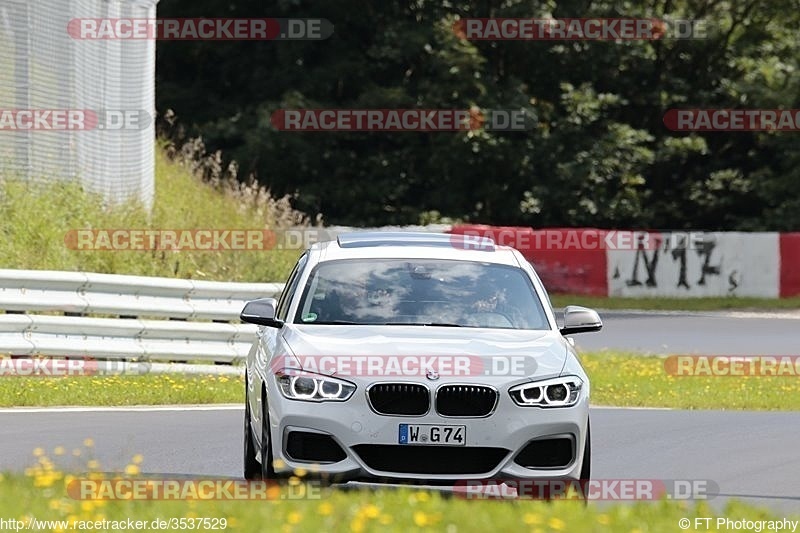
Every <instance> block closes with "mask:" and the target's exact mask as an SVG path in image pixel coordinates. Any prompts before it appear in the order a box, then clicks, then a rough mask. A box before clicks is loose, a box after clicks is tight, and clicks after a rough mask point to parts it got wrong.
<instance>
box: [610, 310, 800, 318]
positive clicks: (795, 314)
mask: <svg viewBox="0 0 800 533" xmlns="http://www.w3.org/2000/svg"><path fill="white" fill-rule="evenodd" d="M596 311H597V312H598V313H600V314H601V315H605V316H608V317H612V318H622V317H623V316H624V315H637V316H645V317H647V316H652V317H653V318H656V317H660V316H681V317H692V316H702V317H710V318H736V319H751V318H772V319H777V320H800V311H795V310H791V309H787V310H785V311H783V310H775V309H773V310H766V309H765V310H763V311H759V310H735V309H731V310H713V311H712V310H709V311H699V310H698V311H663V310H651V311H647V310H643V309H596Z"/></svg>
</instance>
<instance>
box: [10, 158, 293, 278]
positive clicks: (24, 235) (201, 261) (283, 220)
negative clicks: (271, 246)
mask: <svg viewBox="0 0 800 533" xmlns="http://www.w3.org/2000/svg"><path fill="white" fill-rule="evenodd" d="M156 154H157V155H156V193H155V200H154V205H153V209H152V212H151V213H148V212H147V210H146V209H144V207H142V206H141V205H138V204H136V203H127V204H123V205H119V206H114V207H113V208H109V207H104V206H103V200H102V198H101V197H100V196H99V195H96V194H92V193H89V192H86V191H84V190H83V189H82V187H81V186H80V185H79V184H78V183H53V184H31V183H27V182H20V181H17V180H14V179H13V178H11V177H8V176H2V174H0V233H2V234H3V236H4V238H3V239H0V257H2V258H3V268H14V269H36V270H77V271H85V272H101V273H109V274H133V275H140V276H165V277H179V278H192V279H209V280H220V281H254V282H271V281H275V280H283V279H285V278H286V276H287V275H288V273H289V271H290V270H291V267H292V266H293V265H294V262H295V261H296V260H297V257H298V256H299V255H300V251H299V250H268V251H243V250H227V251H202V250H201V251H186V250H181V251H121V250H115V251H109V250H73V249H70V248H69V247H68V246H67V245H66V243H65V236H66V234H67V232H68V231H70V230H77V229H102V230H114V229H166V230H180V229H223V230H224V229H276V228H284V227H290V226H299V225H302V224H305V223H306V222H307V221H306V220H305V218H304V217H303V215H302V214H300V213H298V212H296V211H294V210H292V209H291V207H290V206H289V203H288V199H278V200H276V199H274V198H272V197H271V196H269V194H268V192H267V191H265V190H263V189H257V188H253V187H246V186H243V185H235V184H233V183H232V182H224V181H218V182H217V183H215V184H211V183H207V182H205V181H203V180H202V179H201V178H199V177H198V176H196V175H195V174H193V173H192V171H191V170H190V169H189V168H188V167H187V164H181V163H177V162H174V161H171V160H169V159H168V158H167V156H166V155H165V153H164V151H163V150H160V149H159V150H157V151H156Z"/></svg>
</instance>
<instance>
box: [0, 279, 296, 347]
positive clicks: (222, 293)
mask: <svg viewBox="0 0 800 533" xmlns="http://www.w3.org/2000/svg"><path fill="white" fill-rule="evenodd" d="M282 289H283V284H282V283H228V282H212V281H197V280H184V279H170V278H155V277H142V276H121V275H114V274H93V273H82V272H58V271H33V270H0V310H3V311H5V312H6V314H2V315H0V354H6V355H14V356H29V357H30V356H40V355H41V356H50V357H62V356H63V357H87V358H94V359H109V360H129V361H143V360H147V361H150V360H166V361H206V362H212V361H213V362H225V363H237V362H240V361H241V360H243V359H244V358H245V357H246V356H247V352H248V350H249V349H250V345H251V344H252V342H253V340H254V339H255V332H256V329H257V328H256V326H253V325H250V324H239V323H232V322H238V318H239V313H240V312H241V310H242V308H243V307H244V304H245V303H246V302H247V301H249V300H254V299H256V298H265V297H275V296H278V295H279V294H280V291H281V290H282ZM42 313H47V314H42ZM54 313H58V314H60V316H59V315H54ZM93 315H94V316H93ZM98 315H99V316H98ZM108 315H111V316H112V317H114V318H109V317H108Z"/></svg>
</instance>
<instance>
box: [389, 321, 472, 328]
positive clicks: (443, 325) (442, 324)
mask: <svg viewBox="0 0 800 533" xmlns="http://www.w3.org/2000/svg"><path fill="white" fill-rule="evenodd" d="M383 325H384V326H436V327H441V328H461V327H464V326H462V325H461V324H453V323H450V322H384V323H383Z"/></svg>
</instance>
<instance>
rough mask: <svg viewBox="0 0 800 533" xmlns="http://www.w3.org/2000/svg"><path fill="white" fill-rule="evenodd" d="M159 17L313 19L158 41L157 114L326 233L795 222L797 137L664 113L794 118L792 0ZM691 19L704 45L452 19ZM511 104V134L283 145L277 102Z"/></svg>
mask: <svg viewBox="0 0 800 533" xmlns="http://www.w3.org/2000/svg"><path fill="white" fill-rule="evenodd" d="M159 10H160V13H161V15H162V16H184V17H186V16H196V15H197V13H203V14H205V15H208V16H215V15H216V16H254V15H257V16H264V15H267V16H275V17H324V18H327V19H329V20H330V21H331V22H332V23H333V24H334V26H335V32H334V35H333V36H332V37H331V38H330V39H328V40H327V41H325V42H314V41H306V42H236V43H220V42H191V43H186V42H184V43H169V42H165V43H159V69H158V76H159V85H158V100H159V101H158V105H159V108H160V109H161V110H166V109H169V108H172V109H174V110H176V112H177V113H178V115H179V116H180V117H181V119H182V122H183V123H184V124H186V125H187V127H188V128H189V133H190V134H202V135H203V137H204V139H205V140H206V141H207V143H208V144H209V146H210V147H212V148H213V149H217V148H221V149H223V150H224V151H225V154H226V157H230V158H234V159H236V160H237V161H238V162H239V163H240V164H241V165H242V170H243V172H244V174H245V175H247V174H249V173H253V174H254V175H255V176H256V177H257V178H258V180H259V181H260V182H261V183H263V184H266V185H268V186H269V187H270V188H271V189H272V190H273V191H275V192H276V193H279V194H286V193H288V194H293V193H295V192H299V195H298V196H297V197H296V198H295V200H294V205H295V206H296V207H298V208H300V209H301V210H304V211H306V212H310V213H317V212H321V213H323V214H324V215H325V216H326V219H327V220H328V221H329V222H331V223H344V224H385V223H416V222H419V221H420V220H421V219H428V217H429V215H428V214H429V213H432V212H434V211H436V212H438V213H439V215H438V216H440V217H441V218H443V219H445V218H449V219H461V220H471V221H475V222H491V223H497V224H525V225H535V226H568V225H591V226H600V227H622V226H638V227H655V228H673V229H684V228H700V229H708V230H713V229H747V230H754V229H775V230H788V229H798V228H800V209H798V208H800V175H798V172H800V170H798V169H800V164H798V163H800V161H798V158H800V151H799V150H798V149H797V148H798V141H797V137H796V135H797V134H796V133H789V132H784V133H781V132H754V133H698V134H687V133H675V132H671V131H669V130H667V129H666V128H665V126H664V124H663V121H662V117H663V115H664V113H665V112H666V111H667V110H668V109H671V108H676V107H678V108H766V109H773V108H779V107H780V108H787V109H788V108H796V107H800V106H798V105H797V101H798V95H800V90H798V89H800V86H799V85H798V81H800V77H799V76H798V72H799V71H798V58H799V57H800V43H799V42H798V40H797V38H796V36H797V30H796V28H797V25H798V22H800V10H798V9H797V5H796V2H794V1H793V0H748V1H745V2H733V1H730V0H714V1H706V0H703V1H699V0H677V1H672V0H670V1H667V0H656V1H654V2H644V1H642V0H636V1H634V0H628V1H621V0H615V1H612V0H606V1H603V0H593V1H589V2H585V1H577V0H570V1H562V2H553V1H533V2H518V1H512V2H502V3H487V2H483V1H477V0H459V1H455V2H438V1H433V0H418V1H415V2H393V1H387V2H377V3H376V2H364V1H360V0H343V1H342V2H336V3H330V2H323V1H321V0H306V1H302V2H295V1H288V0H286V1H280V2H277V3H276V4H274V5H272V7H271V9H270V10H269V12H268V13H265V12H264V8H263V4H262V2H260V1H257V0H238V1H237V2H235V3H233V2H220V1H218V0H191V1H190V0H172V1H170V2H165V3H162V4H161V5H160V6H159ZM544 16H555V17H672V18H681V19H702V20H704V21H706V22H707V23H708V24H709V27H710V30H709V37H708V38H707V39H696V40H676V39H663V40H658V41H624V42H555V41H550V42H544V41H540V42H534V41H528V42H525V41H518V42H515V41H505V42H502V41H501V42H491V41H478V42H468V41H465V40H461V39H459V38H458V37H457V36H456V35H455V34H454V32H453V31H452V24H453V22H454V21H455V20H457V17H544ZM470 106H479V107H481V108H482V109H516V110H522V111H525V112H526V114H527V115H528V116H530V117H532V118H533V119H535V123H536V127H535V128H533V129H531V130H530V131H527V132H522V133H520V132H517V133H510V132H506V133H502V132H486V131H481V132H477V133H467V132H461V133H441V132H440V133H289V132H278V131H276V130H274V129H273V128H272V127H271V126H270V123H269V117H270V115H271V113H272V112H273V111H275V110H277V109H280V108H297V107H305V108H371V107H375V108H406V107H414V108H421V109H431V108H444V109H468V108H469V107H470Z"/></svg>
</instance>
